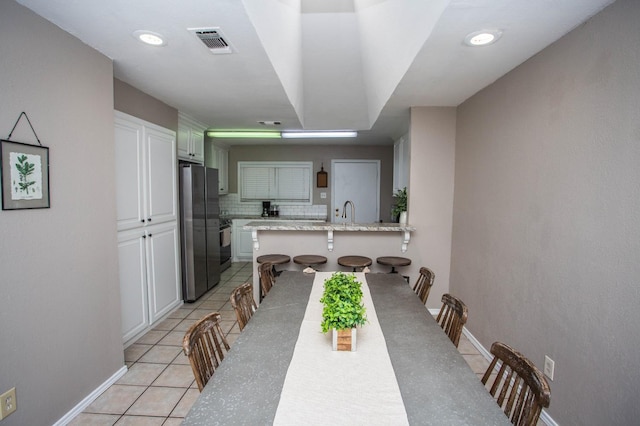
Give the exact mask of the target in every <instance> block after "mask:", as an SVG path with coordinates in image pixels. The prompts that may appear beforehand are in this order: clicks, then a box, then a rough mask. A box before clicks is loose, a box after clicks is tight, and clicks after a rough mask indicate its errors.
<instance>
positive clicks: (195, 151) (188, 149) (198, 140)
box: [178, 113, 206, 164]
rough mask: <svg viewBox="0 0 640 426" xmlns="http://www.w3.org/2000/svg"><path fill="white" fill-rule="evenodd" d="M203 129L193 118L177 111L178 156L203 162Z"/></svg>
mask: <svg viewBox="0 0 640 426" xmlns="http://www.w3.org/2000/svg"><path fill="white" fill-rule="evenodd" d="M205 129H206V126H205V125H203V124H200V123H198V122H197V121H196V120H195V119H193V118H191V117H189V116H187V115H186V114H183V113H178V158H180V159H181V160H187V161H192V162H195V163H200V164H204V131H205Z"/></svg>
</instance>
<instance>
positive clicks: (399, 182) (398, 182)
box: [393, 136, 409, 193]
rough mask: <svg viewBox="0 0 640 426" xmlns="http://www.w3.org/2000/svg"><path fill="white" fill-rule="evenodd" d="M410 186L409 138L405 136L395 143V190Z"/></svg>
mask: <svg viewBox="0 0 640 426" xmlns="http://www.w3.org/2000/svg"><path fill="white" fill-rule="evenodd" d="M405 187H406V188H408V187H409V140H408V136H403V137H401V138H400V139H398V140H397V141H396V142H395V143H394V144H393V192H394V193H395V192H397V191H398V190H401V189H402V188H405Z"/></svg>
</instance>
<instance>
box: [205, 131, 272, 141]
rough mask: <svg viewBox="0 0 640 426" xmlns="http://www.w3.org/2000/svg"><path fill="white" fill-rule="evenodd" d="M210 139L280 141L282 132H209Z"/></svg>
mask: <svg viewBox="0 0 640 426" xmlns="http://www.w3.org/2000/svg"><path fill="white" fill-rule="evenodd" d="M207 135H208V136H209V137H210V138H236V139H237V138H244V139H258V138H259V139H268V138H271V139H280V132H233V131H218V130H215V131H208V132H207Z"/></svg>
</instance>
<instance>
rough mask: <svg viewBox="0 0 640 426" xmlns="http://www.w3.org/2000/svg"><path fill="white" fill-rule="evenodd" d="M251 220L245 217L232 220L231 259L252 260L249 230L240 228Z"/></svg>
mask: <svg viewBox="0 0 640 426" xmlns="http://www.w3.org/2000/svg"><path fill="white" fill-rule="evenodd" d="M249 222H251V220H246V219H234V220H233V243H234V244H233V245H232V246H231V248H232V250H233V261H234V262H238V261H250V260H253V240H252V238H251V231H245V230H244V229H242V227H243V226H244V225H246V224H247V223H249Z"/></svg>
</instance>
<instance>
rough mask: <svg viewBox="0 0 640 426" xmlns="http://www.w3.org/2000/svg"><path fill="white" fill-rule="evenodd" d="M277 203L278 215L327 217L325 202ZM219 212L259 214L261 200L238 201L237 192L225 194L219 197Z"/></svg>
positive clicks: (237, 214) (225, 214) (234, 214)
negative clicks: (253, 201) (302, 203)
mask: <svg viewBox="0 0 640 426" xmlns="http://www.w3.org/2000/svg"><path fill="white" fill-rule="evenodd" d="M275 204H277V203H275ZM278 205H279V206H280V216H294V217H308V218H310V219H326V218H327V206H326V205H325V204H314V205H310V206H309V205H295V204H278ZM220 212H221V213H222V215H223V216H240V215H249V216H254V215H255V216H260V214H262V202H260V201H257V202H255V203H248V202H240V197H239V196H238V194H227V195H223V196H221V197H220Z"/></svg>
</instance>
